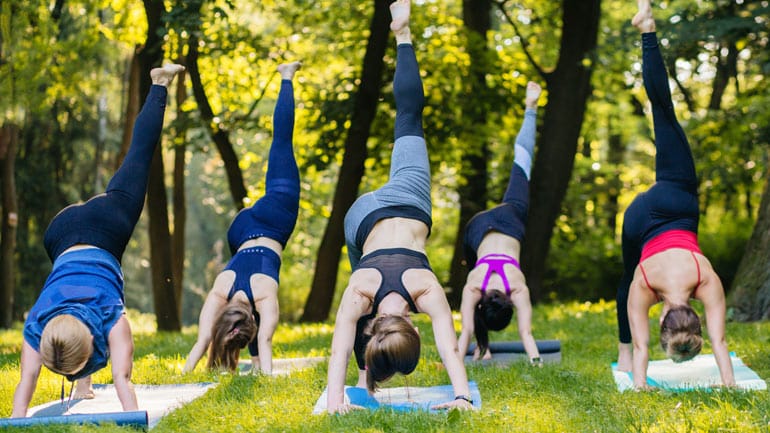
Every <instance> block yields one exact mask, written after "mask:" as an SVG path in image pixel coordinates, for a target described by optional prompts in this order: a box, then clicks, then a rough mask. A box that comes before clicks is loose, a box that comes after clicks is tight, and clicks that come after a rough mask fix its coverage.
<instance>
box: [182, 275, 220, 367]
mask: <svg viewBox="0 0 770 433" xmlns="http://www.w3.org/2000/svg"><path fill="white" fill-rule="evenodd" d="M223 275H224V272H223V273H220V274H219V276H217V279H216V281H214V288H213V289H211V291H210V292H209V294H208V296H206V302H204V303H203V307H202V308H201V314H200V316H199V317H198V340H197V341H196V342H195V345H193V348H192V350H190V354H189V355H187V362H185V364H184V368H183V369H182V373H188V372H190V371H193V370H194V369H195V366H196V365H197V364H198V361H200V359H201V357H203V354H204V353H206V350H207V349H208V348H209V343H211V329H212V328H213V326H214V322H215V321H216V319H217V313H218V312H219V311H220V310H221V309H222V308H223V307H224V306H225V305H226V304H227V298H226V297H224V296H222V295H221V294H219V292H218V290H217V287H219V284H218V283H220V281H221V279H222V278H223Z"/></svg>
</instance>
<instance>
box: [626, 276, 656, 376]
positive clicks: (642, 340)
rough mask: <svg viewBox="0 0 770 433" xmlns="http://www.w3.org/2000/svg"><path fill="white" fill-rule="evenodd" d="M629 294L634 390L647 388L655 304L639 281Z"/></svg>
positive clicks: (652, 297) (635, 281)
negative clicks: (651, 315) (653, 305)
mask: <svg viewBox="0 0 770 433" xmlns="http://www.w3.org/2000/svg"><path fill="white" fill-rule="evenodd" d="M628 290H629V293H628V323H629V325H630V326H631V340H632V343H633V350H634V351H633V354H632V361H631V372H632V375H633V377H634V388H638V389H646V388H647V363H648V361H649V358H650V355H649V349H648V345H649V343H650V321H649V313H650V307H651V306H652V304H653V303H654V302H655V299H654V295H653V294H652V291H650V290H648V289H646V288H644V287H641V286H640V285H639V282H638V280H637V279H634V281H633V282H632V283H631V287H629V289H628Z"/></svg>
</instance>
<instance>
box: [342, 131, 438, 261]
mask: <svg viewBox="0 0 770 433" xmlns="http://www.w3.org/2000/svg"><path fill="white" fill-rule="evenodd" d="M390 164H391V165H390V179H389V180H388V182H387V183H386V184H385V185H383V186H382V187H381V188H379V189H377V190H375V191H372V192H368V193H366V194H364V195H362V196H360V197H358V199H357V200H356V201H355V203H353V205H352V206H351V207H350V209H349V210H348V213H347V214H346V215H345V242H346V244H347V246H348V257H349V258H350V263H351V265H352V266H353V268H355V266H356V265H357V264H358V261H359V260H360V259H361V255H362V249H363V243H362V244H361V245H357V242H356V234H357V233H358V228H359V226H360V225H361V222H363V220H364V218H366V216H367V215H369V214H371V213H372V212H374V211H376V210H378V209H382V208H385V207H391V206H412V207H416V208H418V209H420V210H421V211H423V212H425V214H427V215H429V216H430V215H431V199H430V164H429V162H428V150H427V147H426V145H425V139H424V138H422V137H418V136H415V135H407V136H403V137H399V138H397V139H396V142H395V144H394V146H393V154H392V156H391V162H390Z"/></svg>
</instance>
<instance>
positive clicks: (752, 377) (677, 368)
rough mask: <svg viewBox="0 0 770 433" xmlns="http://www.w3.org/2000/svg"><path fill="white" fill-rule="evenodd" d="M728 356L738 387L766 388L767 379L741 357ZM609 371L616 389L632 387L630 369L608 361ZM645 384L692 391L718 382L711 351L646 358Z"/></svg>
mask: <svg viewBox="0 0 770 433" xmlns="http://www.w3.org/2000/svg"><path fill="white" fill-rule="evenodd" d="M730 360H731V361H732V364H733V370H734V371H735V384H736V386H737V387H738V388H741V389H746V390H763V389H767V383H766V382H765V381H764V380H762V378H760V377H759V376H758V375H757V373H755V372H754V371H753V370H752V369H751V368H749V367H748V366H747V365H746V364H744V363H743V361H742V360H741V359H740V358H738V357H737V356H735V354H734V353H731V354H730ZM611 369H612V375H613V377H614V378H615V384H616V385H617V387H618V391H626V390H629V389H633V388H634V380H633V375H632V374H631V372H626V371H618V365H617V363H616V362H613V363H612V365H611ZM647 384H648V385H650V386H652V387H655V388H661V389H665V390H668V391H692V390H697V389H701V390H702V389H711V388H713V387H714V386H718V385H721V384H722V379H721V377H720V376H719V368H718V367H717V363H716V360H715V359H714V355H712V354H708V355H698V356H696V357H695V358H693V359H691V360H689V361H685V362H680V363H675V362H674V361H672V360H670V359H664V360H659V361H650V363H649V366H648V367H647Z"/></svg>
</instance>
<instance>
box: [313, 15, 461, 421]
mask: <svg viewBox="0 0 770 433" xmlns="http://www.w3.org/2000/svg"><path fill="white" fill-rule="evenodd" d="M390 12H391V15H392V18H393V21H392V23H391V25H390V27H391V29H392V30H393V32H394V33H395V36H396V42H397V44H398V47H397V49H398V53H397V59H396V73H395V76H394V78H393V95H394V97H395V99H396V111H397V113H396V121H395V138H396V139H395V144H394V146H393V153H392V155H391V168H390V180H388V182H387V183H386V184H385V185H384V186H383V187H382V188H380V189H378V190H376V191H374V192H370V193H367V194H364V195H362V196H361V197H359V198H358V199H357V200H356V202H355V203H354V204H353V206H351V208H350V210H348V213H347V215H346V216H345V240H346V243H347V247H348V255H349V258H350V263H351V266H352V268H353V274H352V275H351V276H350V281H349V283H348V287H347V288H346V289H345V292H344V293H343V295H342V300H341V302H340V306H339V310H338V311H337V320H336V323H335V327H334V337H333V339H332V348H331V357H330V359H329V373H328V392H327V397H328V399H327V410H328V411H329V412H330V413H346V412H348V411H349V410H350V409H351V408H353V407H354V406H351V405H349V404H345V402H344V390H345V374H346V372H347V366H348V361H349V359H350V354H351V352H355V355H356V361H357V362H358V370H359V382H358V386H359V387H366V388H368V389H369V391H370V392H373V391H374V389H375V388H376V386H377V383H378V382H381V381H384V380H387V379H388V378H390V377H391V376H393V375H394V374H396V373H401V374H409V373H411V372H412V371H414V369H415V368H416V367H417V362H418V361H419V358H420V336H419V334H418V333H417V331H416V329H415V328H414V326H413V325H412V321H411V319H410V317H409V316H410V314H411V313H426V314H428V315H429V316H430V318H431V321H432V322H433V334H434V336H435V340H436V347H437V348H438V351H439V354H440V356H441V359H442V361H443V362H444V365H445V366H446V370H447V374H448V375H449V379H450V381H451V382H452V386H453V388H454V392H455V395H456V396H457V397H456V399H455V400H454V401H451V402H449V403H446V404H443V405H439V406H437V407H436V408H450V407H458V408H460V409H470V408H471V406H472V401H471V398H470V388H469V385H468V378H467V376H466V374H465V367H464V366H463V363H462V360H461V358H460V356H459V353H458V352H457V337H456V335H455V332H454V325H453V323H452V312H451V311H450V309H449V303H448V302H447V300H446V296H445V295H444V290H443V288H442V287H441V285H440V284H439V282H438V280H437V279H436V276H435V275H434V274H433V271H432V270H431V268H430V264H429V263H428V258H427V257H426V256H425V242H426V241H427V238H428V233H429V231H430V226H431V198H430V166H429V163H428V152H427V148H426V145H425V139H424V137H423V130H422V108H423V105H424V102H425V101H424V100H425V97H424V94H423V89H422V81H421V80H420V71H419V68H418V66H417V59H416V57H415V54H414V48H413V47H412V39H411V33H410V31H409V13H410V4H409V0H397V1H396V2H394V3H392V4H391V6H390Z"/></svg>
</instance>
